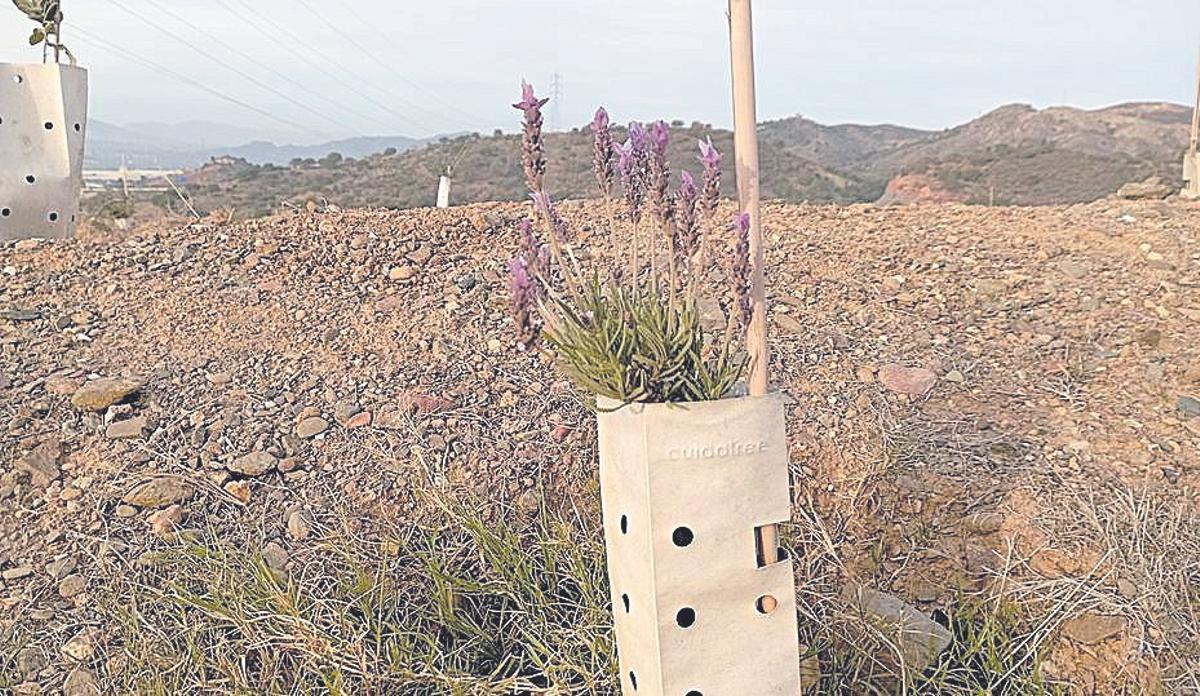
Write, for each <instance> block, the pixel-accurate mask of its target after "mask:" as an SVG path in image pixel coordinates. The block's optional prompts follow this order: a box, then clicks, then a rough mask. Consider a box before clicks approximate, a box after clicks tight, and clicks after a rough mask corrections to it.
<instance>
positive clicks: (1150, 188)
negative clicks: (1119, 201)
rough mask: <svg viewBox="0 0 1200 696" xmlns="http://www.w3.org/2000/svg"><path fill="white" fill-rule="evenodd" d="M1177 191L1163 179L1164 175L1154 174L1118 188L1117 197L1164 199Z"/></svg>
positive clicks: (1126, 198) (1134, 199)
mask: <svg viewBox="0 0 1200 696" xmlns="http://www.w3.org/2000/svg"><path fill="white" fill-rule="evenodd" d="M1174 192H1175V189H1174V188H1173V187H1171V186H1169V185H1167V183H1166V182H1164V181H1163V180H1162V177H1158V176H1152V177H1150V178H1148V179H1145V180H1144V181H1131V182H1129V183H1127V184H1125V185H1124V186H1122V187H1121V188H1119V189H1117V198H1124V199H1125V200H1130V201H1138V200H1162V199H1164V198H1166V197H1167V196H1170V195H1171V194H1172V193H1174Z"/></svg>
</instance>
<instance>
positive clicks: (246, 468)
mask: <svg viewBox="0 0 1200 696" xmlns="http://www.w3.org/2000/svg"><path fill="white" fill-rule="evenodd" d="M278 463H279V460H278V459H276V458H275V457H274V456H273V455H272V454H271V453H269V452H265V451H263V450H256V451H254V452H251V453H250V454H244V455H242V456H240V457H238V458H237V459H235V460H233V461H232V462H229V463H228V464H226V465H225V468H227V469H229V470H230V471H232V472H233V473H235V474H241V475H242V476H262V475H263V474H265V473H267V472H268V471H270V470H272V469H274V468H275V467H276V466H277V465H278Z"/></svg>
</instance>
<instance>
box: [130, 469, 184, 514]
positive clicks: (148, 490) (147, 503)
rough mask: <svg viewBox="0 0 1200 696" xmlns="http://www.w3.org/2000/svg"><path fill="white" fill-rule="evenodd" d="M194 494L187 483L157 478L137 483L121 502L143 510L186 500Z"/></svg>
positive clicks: (164, 477) (165, 477)
mask: <svg viewBox="0 0 1200 696" xmlns="http://www.w3.org/2000/svg"><path fill="white" fill-rule="evenodd" d="M195 492H196V489H195V487H194V486H193V485H192V484H190V483H188V482H187V481H184V480H181V479H178V478H175V477H174V476H158V477H155V478H152V479H149V480H146V481H143V482H141V483H139V484H138V485H137V486H134V488H133V490H131V491H129V492H128V493H126V494H125V497H123V498H122V499H121V500H122V501H124V502H126V503H128V504H130V505H136V506H138V507H143V508H156V507H163V506H166V505H172V504H175V503H182V502H184V501H185V500H188V499H190V498H191V497H192V495H193V494H194V493H195Z"/></svg>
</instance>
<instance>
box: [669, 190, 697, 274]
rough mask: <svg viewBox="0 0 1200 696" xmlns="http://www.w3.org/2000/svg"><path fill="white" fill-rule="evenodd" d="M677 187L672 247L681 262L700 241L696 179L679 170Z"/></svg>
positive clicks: (685, 260)
mask: <svg viewBox="0 0 1200 696" xmlns="http://www.w3.org/2000/svg"><path fill="white" fill-rule="evenodd" d="M679 179H680V184H679V189H678V190H676V191H675V206H674V208H675V235H674V239H673V240H672V241H673V243H672V247H673V248H674V250H675V253H676V254H677V256H678V259H679V261H680V262H681V263H684V264H686V263H687V261H688V259H690V258H691V257H692V255H693V254H695V253H696V247H697V246H698V244H699V242H700V234H699V228H698V227H697V225H696V195H697V191H696V180H695V179H693V178H692V173H691V172H689V171H688V170H686V169H685V170H683V171H681V172H679Z"/></svg>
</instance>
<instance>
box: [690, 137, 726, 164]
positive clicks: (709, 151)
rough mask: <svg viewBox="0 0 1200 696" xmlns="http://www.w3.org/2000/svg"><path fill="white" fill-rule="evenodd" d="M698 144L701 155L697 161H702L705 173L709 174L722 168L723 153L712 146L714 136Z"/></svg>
mask: <svg viewBox="0 0 1200 696" xmlns="http://www.w3.org/2000/svg"><path fill="white" fill-rule="evenodd" d="M698 144H699V146H700V155H699V156H698V157H697V158H696V159H698V160H700V163H701V164H703V165H704V171H706V172H707V171H710V170H715V169H716V168H717V167H720V166H721V153H720V152H718V151H717V148H716V146H714V145H713V144H712V136H708V137H707V138H705V139H704V140H701V141H699V142H698Z"/></svg>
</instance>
